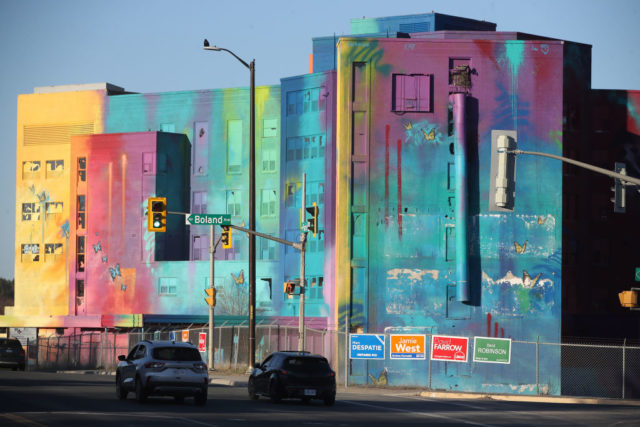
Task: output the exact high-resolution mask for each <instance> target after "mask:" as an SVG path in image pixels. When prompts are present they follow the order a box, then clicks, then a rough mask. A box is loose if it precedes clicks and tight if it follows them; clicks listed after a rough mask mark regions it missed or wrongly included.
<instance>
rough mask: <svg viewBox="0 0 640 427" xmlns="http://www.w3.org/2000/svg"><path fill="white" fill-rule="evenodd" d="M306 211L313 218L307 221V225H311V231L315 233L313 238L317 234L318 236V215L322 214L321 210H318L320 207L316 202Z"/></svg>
mask: <svg viewBox="0 0 640 427" xmlns="http://www.w3.org/2000/svg"><path fill="white" fill-rule="evenodd" d="M306 210H307V212H309V213H310V214H311V217H312V218H309V219H308V220H307V223H308V224H309V231H311V232H312V233H313V237H316V234H318V214H319V213H320V209H319V208H318V205H316V202H313V205H312V206H310V207H308V208H306Z"/></svg>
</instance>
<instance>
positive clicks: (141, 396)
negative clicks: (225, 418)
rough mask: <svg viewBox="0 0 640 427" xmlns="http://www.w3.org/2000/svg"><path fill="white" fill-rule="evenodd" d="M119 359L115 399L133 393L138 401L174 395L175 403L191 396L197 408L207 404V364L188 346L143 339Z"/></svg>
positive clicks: (194, 349)
mask: <svg viewBox="0 0 640 427" xmlns="http://www.w3.org/2000/svg"><path fill="white" fill-rule="evenodd" d="M118 360H119V361H120V362H119V363H118V368H117V369H116V396H117V397H118V399H126V398H127V394H129V392H134V393H135V394H136V400H138V401H139V402H142V401H144V400H145V399H146V398H147V396H173V397H174V398H175V399H176V400H177V401H178V402H182V401H183V400H184V398H185V397H190V396H193V398H194V401H195V404H196V405H204V404H206V403H207V390H208V387H209V374H208V372H207V365H206V364H205V363H204V362H203V361H202V357H201V356H200V352H199V351H198V349H197V348H196V347H195V346H194V345H193V344H191V343H183V342H175V341H148V340H145V341H141V342H139V343H138V344H136V346H135V347H133V348H132V349H131V351H130V352H129V355H127V356H124V355H120V356H118Z"/></svg>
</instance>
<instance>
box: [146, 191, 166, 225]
mask: <svg viewBox="0 0 640 427" xmlns="http://www.w3.org/2000/svg"><path fill="white" fill-rule="evenodd" d="M147 217H148V221H149V222H148V225H147V230H149V231H155V232H165V231H167V198H166V197H149V200H148V212H147Z"/></svg>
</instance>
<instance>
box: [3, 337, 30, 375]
mask: <svg viewBox="0 0 640 427" xmlns="http://www.w3.org/2000/svg"><path fill="white" fill-rule="evenodd" d="M24 354H25V353H24V348H22V344H20V341H18V339H16V338H0V367H6V368H12V369H13V370H14V371H15V370H16V369H20V370H21V371H24V360H25V357H24Z"/></svg>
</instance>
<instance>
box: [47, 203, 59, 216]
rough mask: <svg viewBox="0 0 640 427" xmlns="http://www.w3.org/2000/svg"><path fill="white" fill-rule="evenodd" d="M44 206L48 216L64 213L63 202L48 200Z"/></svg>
mask: <svg viewBox="0 0 640 427" xmlns="http://www.w3.org/2000/svg"><path fill="white" fill-rule="evenodd" d="M44 207H45V213H46V214H47V217H49V216H53V215H60V214H62V202H46V203H45V205H44Z"/></svg>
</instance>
